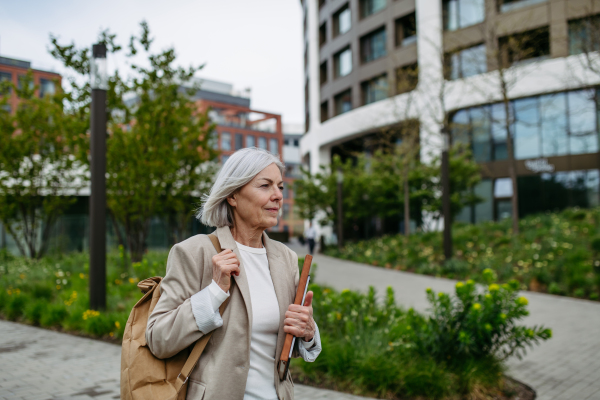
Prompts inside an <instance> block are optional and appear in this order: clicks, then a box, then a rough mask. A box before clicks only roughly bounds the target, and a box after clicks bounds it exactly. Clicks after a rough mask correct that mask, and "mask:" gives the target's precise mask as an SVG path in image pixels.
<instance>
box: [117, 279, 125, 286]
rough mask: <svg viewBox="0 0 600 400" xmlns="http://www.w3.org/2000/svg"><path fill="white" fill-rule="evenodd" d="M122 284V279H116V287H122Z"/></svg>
mask: <svg viewBox="0 0 600 400" xmlns="http://www.w3.org/2000/svg"><path fill="white" fill-rule="evenodd" d="M121 283H123V281H122V280H120V279H115V285H120V284H121Z"/></svg>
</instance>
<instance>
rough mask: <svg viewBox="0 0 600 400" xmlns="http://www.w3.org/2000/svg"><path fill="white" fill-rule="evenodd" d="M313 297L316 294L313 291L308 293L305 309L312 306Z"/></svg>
mask: <svg viewBox="0 0 600 400" xmlns="http://www.w3.org/2000/svg"><path fill="white" fill-rule="evenodd" d="M313 295H314V293H313V292H312V290H310V291H308V293H306V297H305V298H304V307H310V306H311V305H312V300H313Z"/></svg>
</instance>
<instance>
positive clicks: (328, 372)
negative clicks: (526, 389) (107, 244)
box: [0, 252, 551, 399]
mask: <svg viewBox="0 0 600 400" xmlns="http://www.w3.org/2000/svg"><path fill="white" fill-rule="evenodd" d="M166 258H167V252H151V253H149V254H147V256H146V258H144V260H143V261H142V262H141V263H135V264H133V265H128V263H127V262H126V261H125V259H124V257H123V254H122V253H117V252H115V253H111V254H110V255H109V257H108V268H107V269H108V284H107V289H108V293H107V295H108V296H107V304H108V308H107V310H106V311H101V312H97V311H91V310H89V309H88V301H89V298H88V295H87V288H88V284H89V281H88V267H87V259H88V255H87V254H69V255H65V256H61V257H54V258H53V257H46V258H44V259H41V260H37V261H36V260H28V259H23V258H15V257H12V256H9V255H7V254H2V255H0V285H2V288H3V289H2V290H1V291H0V315H1V316H2V317H3V318H6V319H10V320H15V321H20V322H23V323H28V324H34V325H40V326H43V327H46V328H50V329H60V330H64V331H68V332H74V333H78V334H83V335H86V336H91V337H96V338H103V339H107V340H111V341H117V342H118V341H119V339H120V338H121V337H122V333H123V329H124V327H125V323H126V320H127V317H128V314H129V310H130V309H131V307H132V306H133V304H135V302H136V301H137V300H138V299H139V298H140V297H141V293H140V292H139V289H138V288H137V286H136V284H137V282H138V281H139V280H140V279H143V278H145V277H148V276H154V275H163V274H164V266H165V264H166ZM483 277H484V278H485V279H487V280H488V282H490V283H491V282H492V281H493V280H494V278H495V275H494V272H493V271H491V270H488V271H486V272H485V273H483ZM518 287H519V284H518V283H517V282H515V281H513V282H511V283H506V284H503V285H498V284H495V283H491V284H489V286H488V287H487V289H486V290H484V291H482V292H477V291H476V290H475V282H474V281H466V282H460V283H459V284H457V287H456V291H455V293H454V294H445V293H435V292H433V291H431V290H428V293H427V296H428V298H429V301H430V303H431V307H432V310H431V313H430V314H429V315H428V316H425V315H422V314H419V313H417V312H415V311H414V310H412V309H409V310H405V309H402V308H400V307H398V306H397V305H396V304H395V300H394V293H393V291H392V290H391V289H388V291H387V293H386V296H385V299H384V301H383V302H377V301H376V300H375V299H376V293H375V291H374V289H372V288H371V289H370V291H369V292H368V293H358V292H353V291H349V290H344V291H341V292H336V291H334V290H332V289H331V288H328V287H322V286H318V285H314V284H313V285H312V286H311V289H312V290H313V291H314V293H315V297H314V301H313V304H314V313H315V320H316V321H317V322H318V324H319V328H320V332H321V338H322V344H323V352H322V353H321V355H320V356H319V357H318V359H317V360H316V362H314V363H306V362H304V361H302V360H299V359H295V360H294V361H293V364H292V367H293V373H294V376H295V379H296V381H298V382H305V383H308V384H313V385H315V386H322V387H330V388H334V389H337V390H343V391H347V392H351V393H357V394H363V395H370V396H377V397H380V398H390V399H394V398H397V399H400V398H402V399H424V398H431V399H458V398H462V397H464V396H470V397H469V398H472V399H483V398H495V399H505V398H511V393H513V392H514V393H517V392H518V390H520V389H518V388H519V386H518V385H517V386H515V385H512V384H509V383H507V382H508V381H507V380H506V378H505V377H504V375H503V373H504V371H505V361H506V359H507V358H508V357H512V356H519V355H520V354H522V352H523V351H524V350H525V349H526V348H527V347H529V346H533V345H535V344H537V343H539V342H540V341H543V340H547V339H549V338H550V336H551V331H550V330H549V329H546V328H544V327H525V326H520V325H518V321H519V319H521V318H522V317H524V316H525V315H527V299H525V298H524V297H518V294H517V289H518ZM511 385H512V386H511ZM485 396H488V397H485ZM494 396H496V397H494ZM502 396H504V397H502ZM513 397H514V396H513Z"/></svg>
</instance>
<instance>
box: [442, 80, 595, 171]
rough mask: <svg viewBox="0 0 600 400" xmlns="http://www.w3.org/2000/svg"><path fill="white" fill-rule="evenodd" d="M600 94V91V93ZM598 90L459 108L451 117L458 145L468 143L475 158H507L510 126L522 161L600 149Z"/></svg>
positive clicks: (453, 134) (454, 139)
mask: <svg viewBox="0 0 600 400" xmlns="http://www.w3.org/2000/svg"><path fill="white" fill-rule="evenodd" d="M598 92H600V90H599V91H598ZM598 92H597V91H596V90H593V89H584V90H575V91H570V92H566V93H555V94H547V95H541V96H534V97H527V98H523V99H518V100H514V101H511V103H510V106H509V112H510V113H511V115H510V116H509V118H508V121H507V118H506V112H505V107H504V104H503V103H496V104H492V105H491V106H482V107H474V108H471V109H465V110H459V111H457V112H456V113H454V115H453V116H452V118H451V133H452V138H453V141H454V142H455V143H456V142H460V143H466V144H468V145H469V146H470V147H471V149H472V150H473V155H474V157H475V160H476V161H478V162H488V161H497V160H506V159H507V158H508V151H507V146H506V134H507V129H506V126H507V123H508V124H509V128H510V132H511V133H512V135H513V144H514V155H515V159H517V160H525V159H533V158H539V157H556V156H565V155H577V154H589V153H596V152H598V151H600V145H599V141H600V138H599V136H598V133H599V132H598V124H599V120H598V111H597V108H596V104H597V102H598Z"/></svg>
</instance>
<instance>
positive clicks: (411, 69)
mask: <svg viewBox="0 0 600 400" xmlns="http://www.w3.org/2000/svg"><path fill="white" fill-rule="evenodd" d="M418 83H419V67H418V64H417V63H415V64H410V65H405V66H404V67H400V68H397V69H396V94H401V93H406V92H410V91H411V90H414V89H415V88H416V87H417V84H418Z"/></svg>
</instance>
